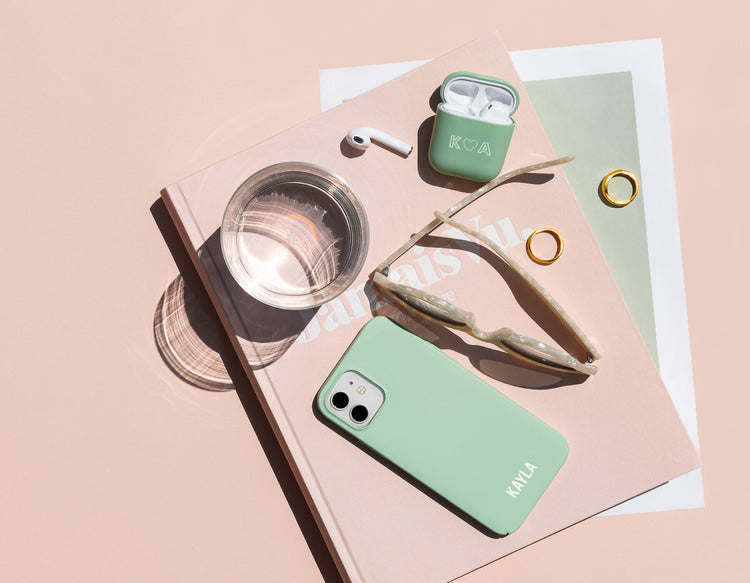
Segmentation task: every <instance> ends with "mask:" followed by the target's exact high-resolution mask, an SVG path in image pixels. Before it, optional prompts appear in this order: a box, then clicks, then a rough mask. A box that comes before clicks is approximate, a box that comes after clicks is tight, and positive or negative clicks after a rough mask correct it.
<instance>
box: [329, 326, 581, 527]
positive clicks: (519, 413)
mask: <svg viewBox="0 0 750 583" xmlns="http://www.w3.org/2000/svg"><path fill="white" fill-rule="evenodd" d="M349 371H355V372H356V373H358V374H359V375H361V376H363V377H365V378H366V379H368V380H369V381H371V382H372V383H373V384H374V385H377V387H379V388H380V389H381V390H382V393H383V394H384V400H383V401H382V405H381V406H380V408H379V409H378V410H377V411H376V412H375V413H374V415H372V416H371V418H369V419H368V420H367V424H366V425H364V426H361V427H358V426H357V423H356V422H351V423H350V422H347V421H345V420H344V419H342V418H341V417H340V416H339V415H343V414H344V413H343V412H342V410H341V409H339V410H338V412H337V411H336V410H335V407H334V405H333V403H332V401H331V400H332V398H333V394H335V393H333V391H334V389H336V390H337V391H339V390H340V388H337V386H338V387H340V385H341V379H342V375H347V374H350V373H349ZM347 378H348V377H347ZM337 383H339V385H337ZM352 395H354V398H356V395H355V394H354V393H352ZM316 403H317V407H318V409H319V410H320V412H321V413H322V415H324V416H325V417H326V418H327V419H328V420H329V421H330V422H331V423H333V424H335V425H336V426H338V427H340V428H341V429H343V430H344V431H346V432H347V433H348V434H350V435H351V436H353V437H354V438H355V439H356V440H357V441H359V442H360V443H361V444H363V445H364V446H365V447H367V448H369V449H371V450H373V451H374V452H376V453H377V454H379V455H380V456H382V457H383V458H385V459H386V460H388V461H389V462H391V463H392V464H394V465H395V466H397V467H398V468H400V469H401V470H403V471H404V472H406V473H407V474H409V475H411V476H412V477H413V478H415V479H416V480H417V481H419V482H421V483H422V484H424V485H425V486H427V488H428V489H430V490H432V491H434V492H435V493H437V494H438V495H439V496H440V497H442V498H443V499H445V500H446V501H448V502H449V503H450V504H451V505H453V506H455V507H456V508H458V509H459V510H461V511H462V512H463V513H465V514H466V515H468V516H469V517H471V518H472V519H474V520H475V521H477V522H479V523H480V524H482V525H483V526H484V527H486V528H487V529H489V530H490V531H492V532H494V533H496V534H498V535H506V534H508V533H511V532H513V531H515V530H516V529H517V528H518V527H520V526H521V524H522V523H523V521H524V520H525V519H526V516H527V515H528V514H529V512H531V510H532V508H534V506H535V505H536V503H537V501H538V500H539V498H540V497H541V496H542V494H543V493H544V491H545V490H546V489H547V486H549V484H550V482H551V481H552V479H553V478H554V477H555V475H556V474H557V472H558V470H559V469H560V467H561V466H562V465H563V463H564V462H565V459H566V458H567V455H568V446H567V442H566V441H565V439H564V438H563V436H562V435H560V434H559V433H558V432H557V431H555V430H554V429H552V428H551V427H549V426H548V425H546V424H545V423H543V422H542V421H540V420H539V419H538V418H536V417H535V416H534V415H532V414H531V413H529V412H528V411H526V410H525V409H523V408H522V407H520V406H519V405H517V404H516V403H514V402H513V401H511V400H510V399H508V398H507V397H505V396H504V395H503V394H501V393H500V392H498V391H497V390H495V389H494V388H493V387H491V386H490V385H488V384H487V383H485V382H484V381H482V380H481V379H480V378H478V377H477V376H475V375H474V374H472V373H470V372H469V371H467V370H466V369H465V368H463V367H462V366H461V365H460V364H459V363H458V362H456V361H454V360H453V359H452V358H450V357H449V356H447V355H446V354H444V353H443V352H441V351H440V350H439V349H438V348H437V347H435V346H434V345H432V344H430V343H428V342H426V341H425V340H422V339H421V338H419V337H417V336H415V335H413V334H411V333H410V332H408V331H407V330H405V329H403V328H401V327H400V326H399V325H397V324H396V323H394V322H393V321H392V320H390V319H388V318H385V317H382V316H379V317H375V318H373V319H372V320H371V321H370V322H368V323H367V324H366V325H365V326H364V327H363V328H362V330H361V331H360V332H359V334H358V335H357V337H356V338H355V340H354V342H353V343H352V344H351V346H350V347H349V349H348V350H347V351H346V353H345V354H344V356H343V357H342V358H341V360H340V361H339V363H338V365H337V366H336V368H335V369H334V370H333V372H332V373H331V375H330V376H329V378H328V380H327V381H326V383H325V384H324V385H323V387H322V388H321V389H320V391H319V393H318V395H317V399H316ZM344 411H345V410H344ZM337 413H338V414H337ZM349 414H351V413H349Z"/></svg>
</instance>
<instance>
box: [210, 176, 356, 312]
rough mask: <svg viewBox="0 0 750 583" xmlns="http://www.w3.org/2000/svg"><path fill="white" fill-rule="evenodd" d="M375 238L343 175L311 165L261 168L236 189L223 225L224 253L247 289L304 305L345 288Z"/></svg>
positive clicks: (272, 300) (272, 301)
mask: <svg viewBox="0 0 750 583" xmlns="http://www.w3.org/2000/svg"><path fill="white" fill-rule="evenodd" d="M368 243H369V230H368V226H367V217H366V215H365V211H364V208H363V207H362V203H361V202H360V201H359V199H358V198H357V196H356V195H355V194H354V192H353V191H352V190H351V188H349V186H348V185H347V184H346V182H345V181H344V180H343V179H342V178H341V177H339V176H337V175H335V174H333V173H331V172H329V171H327V170H325V169H324V168H321V167H319V166H315V165H313V164H307V163H304V162H285V163H282V164H276V165H273V166H269V167H267V168H264V169H263V170H260V171H259V172H257V173H255V174H253V175H252V176H250V177H249V178H248V179H247V180H245V182H243V183H242V184H241V185H240V187H239V188H238V189H237V190H236V192H235V193H234V194H233V195H232V198H231V200H230V201H229V203H228V205H227V208H226V211H225V212H224V219H223V221H222V225H221V249H222V253H223V255H224V260H225V262H226V264H227V267H228V268H229V272H230V273H231V274H232V276H233V277H234V279H235V280H236V281H237V283H238V284H239V285H240V286H241V287H242V289H244V290H245V291H246V292H247V293H248V294H250V295H251V296H253V297H254V298H256V299H257V300H260V301H261V302H263V303H265V304H268V305H271V306H275V307H277V308H285V309H293V310H301V309H305V308H312V307H315V306H319V305H320V304H323V303H325V302H327V301H329V300H331V299H333V298H334V297H336V296H337V295H339V294H340V293H341V292H343V291H344V290H345V289H346V288H347V287H349V285H350V284H351V283H352V282H353V281H354V279H355V278H356V277H357V275H358V274H359V271H360V270H361V268H362V264H363V263H364V260H365V257H366V255H367V247H368Z"/></svg>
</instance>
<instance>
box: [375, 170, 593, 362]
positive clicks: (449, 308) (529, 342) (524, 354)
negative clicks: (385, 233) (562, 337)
mask: <svg viewBox="0 0 750 583" xmlns="http://www.w3.org/2000/svg"><path fill="white" fill-rule="evenodd" d="M574 158H575V156H565V157H563V158H557V159H555V160H549V161H547V162H542V163H539V164H533V165H531V166H525V167H523V168H519V169H518V170H514V171H512V172H508V173H506V174H503V175H501V176H498V177H497V178H495V179H494V180H491V181H490V182H488V183H487V184H485V185H484V186H482V187H481V188H479V189H477V190H475V191H474V192H472V193H471V194H469V195H468V196H467V197H466V198H464V199H463V200H461V201H459V202H457V203H456V204H454V205H453V206H452V207H450V208H449V209H448V210H446V211H445V212H442V213H441V212H435V217H436V218H435V219H434V220H433V221H431V222H430V223H429V224H428V225H427V226H425V227H424V228H423V229H422V230H420V231H419V232H418V233H416V234H415V235H413V236H412V237H411V239H409V240H408V241H407V242H406V243H404V244H403V245H402V246H401V247H399V248H398V249H397V250H396V252H395V253H393V254H392V255H391V256H390V257H388V259H386V260H385V261H383V263H381V264H380V265H379V266H378V267H377V269H376V270H375V274H374V276H373V282H374V283H375V284H376V285H378V286H379V287H380V288H381V289H382V290H383V291H384V292H386V293H387V295H389V296H390V297H391V298H393V299H394V300H396V301H397V302H398V304H399V305H401V306H403V307H405V308H407V309H409V310H410V311H411V312H413V313H416V314H418V315H419V316H421V317H424V318H426V319H428V320H430V321H432V322H435V323H437V324H440V325H442V326H447V327H449V328H454V329H456V330H461V331H463V332H466V333H467V334H469V335H471V336H473V337H474V338H476V339H477V340H481V341H483V342H488V343H490V344H493V345H495V346H497V347H498V348H501V349H503V350H505V351H506V352H507V353H508V354H510V355H512V356H515V357H517V358H519V359H521V360H524V361H529V362H532V363H535V364H538V365H541V366H543V367H546V368H550V369H553V370H556V371H561V370H563V371H576V372H579V373H582V374H586V375H592V374H595V373H596V371H597V367H596V366H595V365H594V364H592V363H593V362H594V361H595V360H597V359H598V358H599V352H598V351H597V350H596V348H594V346H593V345H592V344H591V342H590V341H589V340H588V338H586V335H585V334H584V333H583V331H582V330H581V329H580V328H579V327H578V325H577V324H576V323H575V322H574V321H573V320H572V318H571V317H570V316H568V314H567V313H566V312H565V310H563V308H562V306H560V304H558V303H557V301H556V300H555V299H554V298H553V297H552V296H551V295H550V293H549V292H548V291H547V290H546V289H544V287H543V286H542V285H541V284H540V283H539V282H538V281H537V280H536V279H535V278H534V277H532V276H531V275H530V274H529V273H527V272H526V270H525V269H524V268H523V267H521V265H520V264H518V262H516V261H515V260H514V259H513V258H512V257H511V256H510V255H508V254H507V253H505V251H503V250H502V249H501V248H500V246H499V245H497V244H496V243H494V242H493V241H492V240H490V239H489V238H488V237H486V236H485V235H483V234H482V233H480V232H478V231H475V230H474V229H470V228H469V227H466V226H465V225H462V224H461V223H459V222H457V221H454V220H453V219H452V218H451V217H452V216H453V215H454V214H456V213H457V212H458V211H460V210H461V209H462V208H464V207H465V206H467V205H468V204H469V203H471V202H473V201H475V200H476V199H478V198H479V197H480V196H482V195H483V194H485V193H486V192H488V191H490V190H492V189H493V188H495V187H496V186H499V185H500V184H502V183H503V182H507V181H508V180H510V179H511V178H515V177H516V176H519V175H521V174H526V173H527V172H534V171H535V170H541V169H542V168H548V167H550V166H556V165H558V164H564V163H566V162H570V161H571V160H573V159H574ZM443 223H445V224H447V225H450V226H452V227H455V228H456V229H458V230H460V231H461V232H462V233H465V234H466V235H468V236H470V237H473V238H474V239H476V240H477V241H480V242H481V243H483V244H484V245H486V246H487V247H489V248H490V249H491V250H492V251H493V252H494V253H495V254H497V255H498V256H499V257H500V258H501V259H502V260H503V261H504V262H505V263H506V264H507V265H508V266H509V267H510V268H512V269H513V270H514V271H515V272H516V273H517V274H518V275H519V276H521V277H522V278H523V279H524V280H525V281H526V282H527V283H528V284H529V286H530V287H531V288H532V289H533V290H534V292H535V293H536V294H537V295H538V296H539V297H540V298H541V299H542V301H543V302H544V303H545V304H546V305H547V306H548V307H549V308H550V310H552V312H553V313H554V314H555V315H556V316H557V317H558V318H559V320H560V322H561V323H562V324H563V325H564V326H565V328H566V329H567V330H568V331H570V332H571V333H572V334H573V336H575V338H576V340H577V341H578V342H579V343H580V344H581V345H582V346H583V347H584V348H585V349H586V352H587V358H586V361H585V362H581V361H579V360H577V359H576V358H574V357H573V356H571V355H570V354H568V353H567V352H565V351H564V350H561V349H559V348H555V347H554V346H549V345H548V344H545V343H544V342H540V341H539V340H534V339H533V338H529V337H527V336H522V335H521V334H516V333H515V332H513V330H511V329H510V328H500V329H499V330H495V331H493V332H485V331H483V330H480V329H479V328H477V327H476V324H475V322H474V320H475V318H474V314H472V313H471V312H467V311H464V310H462V309H461V308H459V307H457V306H455V305H453V304H451V303H450V302H448V301H446V300H444V299H442V298H439V297H437V296H434V295H432V294H428V293H426V292H424V291H422V290H419V289H416V288H414V287H410V286H407V285H403V284H400V283H396V282H395V281H392V280H390V279H388V272H389V271H390V266H391V264H392V263H393V262H394V261H396V260H397V259H398V258H400V257H401V256H402V255H403V254H404V253H406V252H407V251H408V250H409V249H411V248H412V247H413V246H414V245H416V244H417V243H418V242H419V241H420V239H422V237H424V236H426V235H428V234H430V233H431V232H432V231H434V230H435V229H436V228H438V227H439V226H440V225H442V224H443Z"/></svg>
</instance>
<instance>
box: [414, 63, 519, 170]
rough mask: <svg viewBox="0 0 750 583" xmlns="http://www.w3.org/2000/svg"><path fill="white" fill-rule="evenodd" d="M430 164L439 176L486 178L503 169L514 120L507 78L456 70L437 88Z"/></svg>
mask: <svg viewBox="0 0 750 583" xmlns="http://www.w3.org/2000/svg"><path fill="white" fill-rule="evenodd" d="M440 97H441V99H442V101H441V103H440V104H439V105H438V107H437V115H436V117H435V126H434V128H433V130H432V139H431V140H430V150H429V161H430V165H432V167H433V168H434V169H435V170H437V171H438V172H440V173H442V174H448V175H450V176H457V177H459V178H468V179H469V180H476V181H479V182H487V181H489V180H492V179H493V178H495V177H496V176H497V175H498V174H499V173H500V170H502V167H503V163H504V162H505V155H506V154H507V153H508V146H509V145H510V139H511V137H512V136H513V130H514V129H515V127H516V122H515V121H514V120H513V119H512V118H511V115H513V114H514V113H515V112H516V110H517V109H518V92H517V91H516V88H515V87H513V85H511V84H510V83H508V82H507V81H504V80H503V79H497V78H494V77H487V76H485V75H478V74H476V73H467V72H464V71H459V72H456V73H452V74H450V75H448V77H446V78H445V81H443V84H442V85H441V87H440Z"/></svg>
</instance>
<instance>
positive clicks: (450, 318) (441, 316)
mask: <svg viewBox="0 0 750 583" xmlns="http://www.w3.org/2000/svg"><path fill="white" fill-rule="evenodd" d="M394 295H396V296H397V297H398V299H400V300H401V301H402V302H404V303H405V304H407V305H408V306H409V307H410V308H413V309H415V310H417V311H418V312H420V313H422V314H424V315H425V316H428V317H430V318H432V319H433V320H437V321H438V322H442V323H443V324H446V325H448V326H453V327H454V328H461V327H464V326H466V322H464V321H462V320H457V319H456V317H455V314H454V313H452V312H451V311H450V310H449V309H447V308H444V307H443V306H440V305H439V304H436V303H434V302H431V301H429V300H427V299H422V298H417V297H414V296H411V295H409V294H403V293H394Z"/></svg>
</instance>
